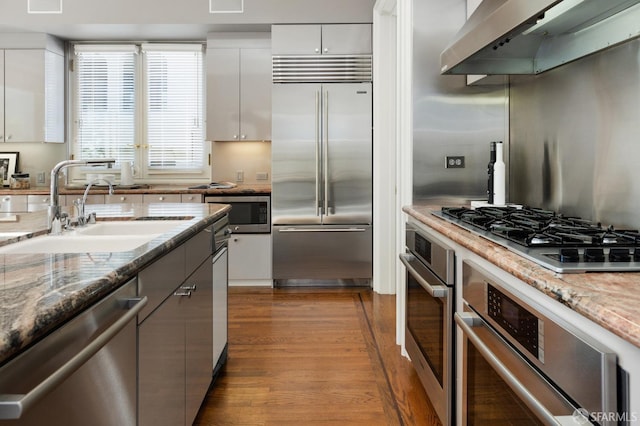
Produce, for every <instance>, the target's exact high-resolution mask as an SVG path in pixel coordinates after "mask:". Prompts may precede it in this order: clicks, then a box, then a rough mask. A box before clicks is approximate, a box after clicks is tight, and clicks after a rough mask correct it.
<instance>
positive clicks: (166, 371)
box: [138, 294, 189, 426]
mask: <svg viewBox="0 0 640 426" xmlns="http://www.w3.org/2000/svg"><path fill="white" fill-rule="evenodd" d="M188 302H189V299H188V298H187V297H181V296H174V295H173V294H172V295H171V296H169V298H168V299H167V300H166V301H165V302H164V303H162V305H160V306H159V307H158V309H157V310H156V311H154V312H153V314H151V315H150V316H149V317H147V319H146V320H145V321H144V322H143V323H142V324H140V326H139V327H138V405H139V407H138V424H139V425H140V426H147V425H149V426H155V425H183V424H185V405H184V395H185V380H184V377H185V351H184V348H185V346H184V342H185V327H184V321H183V319H182V309H183V308H184V305H185V304H187V303H188Z"/></svg>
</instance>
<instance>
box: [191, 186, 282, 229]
mask: <svg viewBox="0 0 640 426" xmlns="http://www.w3.org/2000/svg"><path fill="white" fill-rule="evenodd" d="M204 201H205V203H218V204H230V205H231V211H230V212H229V227H230V228H231V231H232V232H233V233H234V234H262V233H269V232H271V197H270V196H269V195H242V194H238V195H229V194H227V195H207V196H206V197H205V198H204Z"/></svg>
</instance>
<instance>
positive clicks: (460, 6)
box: [413, 0, 509, 199]
mask: <svg viewBox="0 0 640 426" xmlns="http://www.w3.org/2000/svg"><path fill="white" fill-rule="evenodd" d="M413 8H414V26H413V198H414V199H420V198H434V197H456V198H463V199H486V189H487V188H486V187H487V163H488V162H489V143H490V142H491V141H496V140H502V141H505V142H506V140H507V137H508V131H507V129H508V125H509V122H508V120H509V117H508V99H509V98H508V87H507V86H506V85H505V84H501V85H496V86H467V85H466V78H465V76H449V75H447V76H443V75H440V72H439V66H438V63H437V62H438V58H439V56H440V52H441V51H442V49H444V47H445V46H446V44H447V43H448V42H449V40H450V39H451V38H452V37H453V35H454V34H455V33H456V31H457V30H458V28H460V27H461V26H462V24H463V23H464V21H465V17H466V13H465V12H466V2H465V1H463V0H454V1H450V2H447V4H446V7H444V5H443V3H442V2H440V1H438V0H427V1H414V2H413ZM507 151H508V150H507ZM447 155H462V156H465V163H466V165H465V167H464V168H459V169H447V168H445V157H446V156H447ZM507 155H508V152H506V153H505V156H507Z"/></svg>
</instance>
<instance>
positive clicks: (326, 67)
mask: <svg viewBox="0 0 640 426" xmlns="http://www.w3.org/2000/svg"><path fill="white" fill-rule="evenodd" d="M372 64H373V61H372V57H371V55H311V56H306V55H305V56H302V55H295V56H294V55H292V56H273V82H274V83H331V82H334V83H352V82H367V81H371V78H372Z"/></svg>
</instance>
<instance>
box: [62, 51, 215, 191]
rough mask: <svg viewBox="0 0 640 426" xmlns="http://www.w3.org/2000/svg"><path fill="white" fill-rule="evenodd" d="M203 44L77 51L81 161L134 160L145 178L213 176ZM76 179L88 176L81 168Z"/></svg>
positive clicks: (76, 140) (76, 147)
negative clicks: (206, 131) (206, 132)
mask: <svg viewBox="0 0 640 426" xmlns="http://www.w3.org/2000/svg"><path fill="white" fill-rule="evenodd" d="M202 50H203V46H202V45H200V44H198V45H193V44H142V45H133V44H130V45H129V44H128V45H82V44H78V45H75V46H74V51H75V64H74V69H73V71H72V75H73V80H72V81H73V92H72V93H73V104H74V106H73V114H74V126H73V129H74V135H73V136H74V137H73V143H72V153H73V154H74V158H76V159H87V158H115V159H116V167H117V166H118V164H120V163H121V162H122V161H133V162H134V164H135V165H136V170H137V172H138V178H139V179H140V180H144V181H158V180H159V181H162V180H163V179H171V180H172V181H175V179H176V175H181V177H185V178H190V177H193V178H200V179H202V178H203V177H206V178H208V177H209V171H208V164H207V163H206V162H205V158H207V154H208V148H207V147H206V146H205V141H204V111H203V105H204V103H203V90H204V89H203V54H202ZM72 177H73V178H74V179H83V176H82V171H75V174H74V175H73V176H72Z"/></svg>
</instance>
